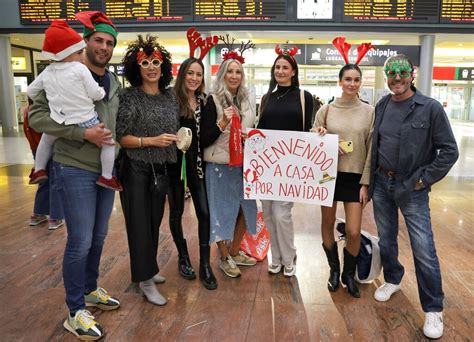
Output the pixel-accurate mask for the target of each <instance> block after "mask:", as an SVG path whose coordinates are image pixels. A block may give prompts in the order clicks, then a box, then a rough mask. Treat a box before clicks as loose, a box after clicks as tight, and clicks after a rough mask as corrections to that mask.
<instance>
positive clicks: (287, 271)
mask: <svg viewBox="0 0 474 342" xmlns="http://www.w3.org/2000/svg"><path fill="white" fill-rule="evenodd" d="M295 273H296V264H295V263H294V262H293V263H291V264H289V265H285V266H284V267H283V275H284V276H285V277H293V276H294V275H295Z"/></svg>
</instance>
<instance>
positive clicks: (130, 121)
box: [116, 87, 179, 164]
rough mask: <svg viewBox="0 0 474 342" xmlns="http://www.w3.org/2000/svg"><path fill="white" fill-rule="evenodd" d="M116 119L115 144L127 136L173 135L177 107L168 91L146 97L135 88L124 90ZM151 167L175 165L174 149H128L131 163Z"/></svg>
mask: <svg viewBox="0 0 474 342" xmlns="http://www.w3.org/2000/svg"><path fill="white" fill-rule="evenodd" d="M119 98H120V105H119V110H118V115H117V125H116V136H117V141H120V139H121V138H122V137H124V136H126V135H133V136H136V137H153V136H158V135H160V134H163V133H171V134H175V133H176V132H177V130H178V128H179V119H178V103H177V101H176V97H175V95H174V93H173V92H172V91H170V90H166V91H163V92H161V93H160V94H158V95H149V94H146V93H145V92H143V91H142V90H141V89H140V88H138V87H129V88H126V89H124V90H123V91H122V92H121V93H120V95H119ZM148 150H149V151H150V152H151V161H152V162H153V163H154V164H164V163H165V162H166V163H176V146H175V145H171V146H169V147H146V148H143V149H140V148H128V149H126V152H127V155H128V156H129V158H130V159H132V160H138V161H142V162H145V163H149V162H150V156H149V153H148Z"/></svg>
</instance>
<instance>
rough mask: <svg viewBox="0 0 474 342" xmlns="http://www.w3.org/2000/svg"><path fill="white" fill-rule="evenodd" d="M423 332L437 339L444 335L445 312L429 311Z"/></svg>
mask: <svg viewBox="0 0 474 342" xmlns="http://www.w3.org/2000/svg"><path fill="white" fill-rule="evenodd" d="M423 334H425V336H426V337H428V338H431V339H437V338H440V337H441V336H443V313H442V312H427V313H426V316H425V325H423Z"/></svg>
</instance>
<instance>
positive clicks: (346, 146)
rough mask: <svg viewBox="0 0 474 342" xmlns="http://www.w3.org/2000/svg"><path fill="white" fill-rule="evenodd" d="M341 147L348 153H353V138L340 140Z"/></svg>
mask: <svg viewBox="0 0 474 342" xmlns="http://www.w3.org/2000/svg"><path fill="white" fill-rule="evenodd" d="M339 147H340V148H341V149H342V150H343V151H344V152H346V153H351V152H352V151H354V144H353V143H352V141H351V140H348V141H340V142H339Z"/></svg>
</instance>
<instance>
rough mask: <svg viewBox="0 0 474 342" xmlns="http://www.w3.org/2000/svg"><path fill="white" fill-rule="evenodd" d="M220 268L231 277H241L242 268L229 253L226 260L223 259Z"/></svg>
mask: <svg viewBox="0 0 474 342" xmlns="http://www.w3.org/2000/svg"><path fill="white" fill-rule="evenodd" d="M219 268H220V269H221V270H222V271H224V273H225V274H226V275H228V276H229V277H231V278H237V277H240V269H239V268H238V267H237V265H236V264H235V261H234V259H233V258H232V257H231V256H230V255H228V256H227V258H225V260H221V263H220V265H219Z"/></svg>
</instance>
